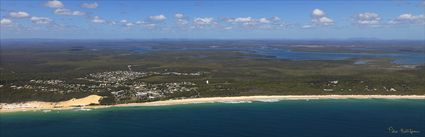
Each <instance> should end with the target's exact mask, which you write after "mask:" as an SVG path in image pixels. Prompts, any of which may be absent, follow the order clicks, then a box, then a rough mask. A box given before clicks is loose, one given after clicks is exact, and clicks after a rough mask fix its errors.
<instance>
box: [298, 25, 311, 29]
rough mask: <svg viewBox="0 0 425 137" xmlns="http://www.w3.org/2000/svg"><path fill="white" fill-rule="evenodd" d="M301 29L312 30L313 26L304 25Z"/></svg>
mask: <svg viewBox="0 0 425 137" xmlns="http://www.w3.org/2000/svg"><path fill="white" fill-rule="evenodd" d="M301 28H303V29H309V28H313V26H311V25H304V26H302V27H301Z"/></svg>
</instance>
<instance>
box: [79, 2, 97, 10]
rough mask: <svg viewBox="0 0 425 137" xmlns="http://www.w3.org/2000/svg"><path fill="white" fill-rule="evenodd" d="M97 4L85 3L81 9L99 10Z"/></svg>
mask: <svg viewBox="0 0 425 137" xmlns="http://www.w3.org/2000/svg"><path fill="white" fill-rule="evenodd" d="M97 6H98V5H97V3H96V2H95V3H83V4H81V8H87V9H95V8H97Z"/></svg>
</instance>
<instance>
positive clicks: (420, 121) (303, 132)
mask: <svg viewBox="0 0 425 137" xmlns="http://www.w3.org/2000/svg"><path fill="white" fill-rule="evenodd" d="M0 136H1V137H392V136H400V137H402V136H406V137H419V136H421V137H424V136H425V101H423V100H385V99H362V100H361V99H343V100H331V99H329V100H310V101H306V100H292V101H277V102H274V101H273V100H271V101H263V102H239V103H238V102H228V103H205V104H188V105H173V106H156V107H111V108H102V109H93V110H90V111H83V110H60V111H56V110H53V111H50V112H43V111H37V112H16V113H2V114H0Z"/></svg>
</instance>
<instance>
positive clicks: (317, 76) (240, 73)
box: [0, 43, 425, 104]
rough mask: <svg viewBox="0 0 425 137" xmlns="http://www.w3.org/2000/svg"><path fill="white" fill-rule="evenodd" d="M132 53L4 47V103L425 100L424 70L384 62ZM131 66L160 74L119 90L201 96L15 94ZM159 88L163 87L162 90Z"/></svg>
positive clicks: (228, 53)
mask: <svg viewBox="0 0 425 137" xmlns="http://www.w3.org/2000/svg"><path fill="white" fill-rule="evenodd" d="M58 44H60V43H58ZM130 47H131V46H129V47H127V46H126V47H124V46H123V47H120V48H117V46H82V47H75V45H72V46H60V47H56V46H55V45H50V46H42V47H40V46H33V47H31V46H7V47H4V48H2V52H1V68H0V70H1V80H0V85H2V87H1V88H0V90H1V91H0V102H22V101H32V100H38V101H61V100H67V99H70V98H75V97H83V96H87V95H90V94H98V95H102V96H107V98H105V99H104V100H103V102H102V103H103V104H114V103H126V102H144V101H152V100H163V99H170V98H181V97H212V96H241V95H307V94H314V95H319V94H320V95H322V94H323V95H325V94H397V95H398V94H402V95H408V94H409V95H411V94H425V80H424V78H423V76H425V67H423V66H422V67H416V68H402V67H400V66H399V65H395V64H391V63H388V62H389V60H386V59H373V62H374V63H370V64H354V62H355V61H356V60H340V61H290V60H282V59H274V58H268V57H263V56H259V55H253V54H249V53H242V52H238V51H231V50H192V51H190V50H189V51H185V50H169V51H152V52H147V53H143V54H141V53H139V52H137V51H135V50H131V49H134V48H130ZM136 47H137V46H136ZM128 65H131V69H132V70H131V71H133V72H156V73H159V74H152V75H147V76H143V77H137V78H135V79H131V80H127V81H125V82H123V83H120V84H122V85H131V84H134V83H147V84H150V85H153V86H155V84H161V83H179V82H192V83H195V84H196V86H190V87H196V90H192V91H187V92H175V93H167V94H165V96H162V97H160V98H154V99H141V98H135V97H134V96H132V95H128V96H126V97H125V98H122V99H120V100H117V97H116V96H114V95H113V94H112V93H111V92H116V91H120V90H124V91H126V90H130V88H129V86H118V87H114V88H110V89H109V90H107V88H96V90H89V89H88V88H85V87H84V88H79V89H75V90H73V91H72V92H59V91H61V90H63V91H66V90H69V88H68V89H65V87H61V86H58V85H44V86H46V87H48V88H55V89H58V91H35V90H29V89H16V87H15V88H12V86H24V85H32V86H34V84H31V82H30V81H31V80H61V81H66V83H67V84H85V85H98V83H95V82H91V81H87V80H81V79H78V78H83V77H87V76H88V75H90V74H96V73H102V72H113V71H129V68H128ZM167 72H179V73H196V72H200V73H202V75H199V76H192V75H163V74H164V73H167ZM206 81H208V84H207V82H206ZM40 86H43V85H40ZM157 87H159V88H161V85H157ZM126 94H127V93H126ZM128 94H131V93H128Z"/></svg>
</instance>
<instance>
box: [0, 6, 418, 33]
mask: <svg viewBox="0 0 425 137" xmlns="http://www.w3.org/2000/svg"><path fill="white" fill-rule="evenodd" d="M0 2H1V3H0V8H1V12H0V15H1V26H0V27H1V30H0V36H1V38H2V39H9V38H60V39H127V38H128V39H157V38H171V39H174V38H176V39H179V38H185V39H350V38H378V39H415V40H424V39H425V15H424V13H425V1H424V0H371V1H366V0H365V1H354V0H349V1H342V0H340V1H339V0H299V1H296V0H291V1H278V0H266V1H255V0H245V1H242V0H230V1H224V0H219V1H212V0H193V1H188V0H176V1H172V0H169V1H154V0H147V1H143V0H142V1H136V0H124V1H118V0H117V1H114V0H104V1H101V0H98V1H85V0H59V1H58V0H51V1H49V0H34V1H26V0H0Z"/></svg>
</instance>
